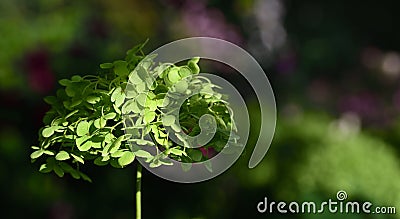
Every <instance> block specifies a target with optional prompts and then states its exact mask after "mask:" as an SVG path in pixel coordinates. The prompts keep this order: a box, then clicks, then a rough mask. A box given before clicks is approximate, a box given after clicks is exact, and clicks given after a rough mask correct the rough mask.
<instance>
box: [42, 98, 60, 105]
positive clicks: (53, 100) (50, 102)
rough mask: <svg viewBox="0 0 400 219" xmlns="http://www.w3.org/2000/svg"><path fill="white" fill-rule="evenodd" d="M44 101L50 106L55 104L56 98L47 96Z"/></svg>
mask: <svg viewBox="0 0 400 219" xmlns="http://www.w3.org/2000/svg"><path fill="white" fill-rule="evenodd" d="M44 101H45V102H46V103H48V104H50V105H52V104H55V103H57V97H55V96H47V97H45V98H44Z"/></svg>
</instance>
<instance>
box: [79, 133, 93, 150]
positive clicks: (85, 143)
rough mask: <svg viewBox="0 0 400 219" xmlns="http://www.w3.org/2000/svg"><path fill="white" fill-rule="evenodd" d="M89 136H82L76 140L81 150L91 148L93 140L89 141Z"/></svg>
mask: <svg viewBox="0 0 400 219" xmlns="http://www.w3.org/2000/svg"><path fill="white" fill-rule="evenodd" d="M89 138H90V137H89V136H86V135H85V136H82V137H80V138H77V139H76V140H75V142H76V146H77V147H78V149H79V150H80V151H87V150H89V149H90V148H91V144H92V141H89Z"/></svg>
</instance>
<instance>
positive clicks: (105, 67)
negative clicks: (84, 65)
mask: <svg viewBox="0 0 400 219" xmlns="http://www.w3.org/2000/svg"><path fill="white" fill-rule="evenodd" d="M112 67H113V64H112V63H102V64H100V68H102V69H110V68H112Z"/></svg>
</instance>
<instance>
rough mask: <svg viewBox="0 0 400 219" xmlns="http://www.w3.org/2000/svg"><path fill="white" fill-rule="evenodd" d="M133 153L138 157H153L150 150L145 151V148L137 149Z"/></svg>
mask: <svg viewBox="0 0 400 219" xmlns="http://www.w3.org/2000/svg"><path fill="white" fill-rule="evenodd" d="M133 153H135V155H136V156H137V157H142V158H152V157H153V155H151V154H150V153H149V152H147V151H145V150H137V151H134V152H133Z"/></svg>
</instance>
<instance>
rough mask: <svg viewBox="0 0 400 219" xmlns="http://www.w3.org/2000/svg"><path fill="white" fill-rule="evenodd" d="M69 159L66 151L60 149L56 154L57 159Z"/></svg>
mask: <svg viewBox="0 0 400 219" xmlns="http://www.w3.org/2000/svg"><path fill="white" fill-rule="evenodd" d="M68 159H69V154H68V152H66V151H60V152H58V153H57V155H56V160H60V161H61V160H68Z"/></svg>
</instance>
